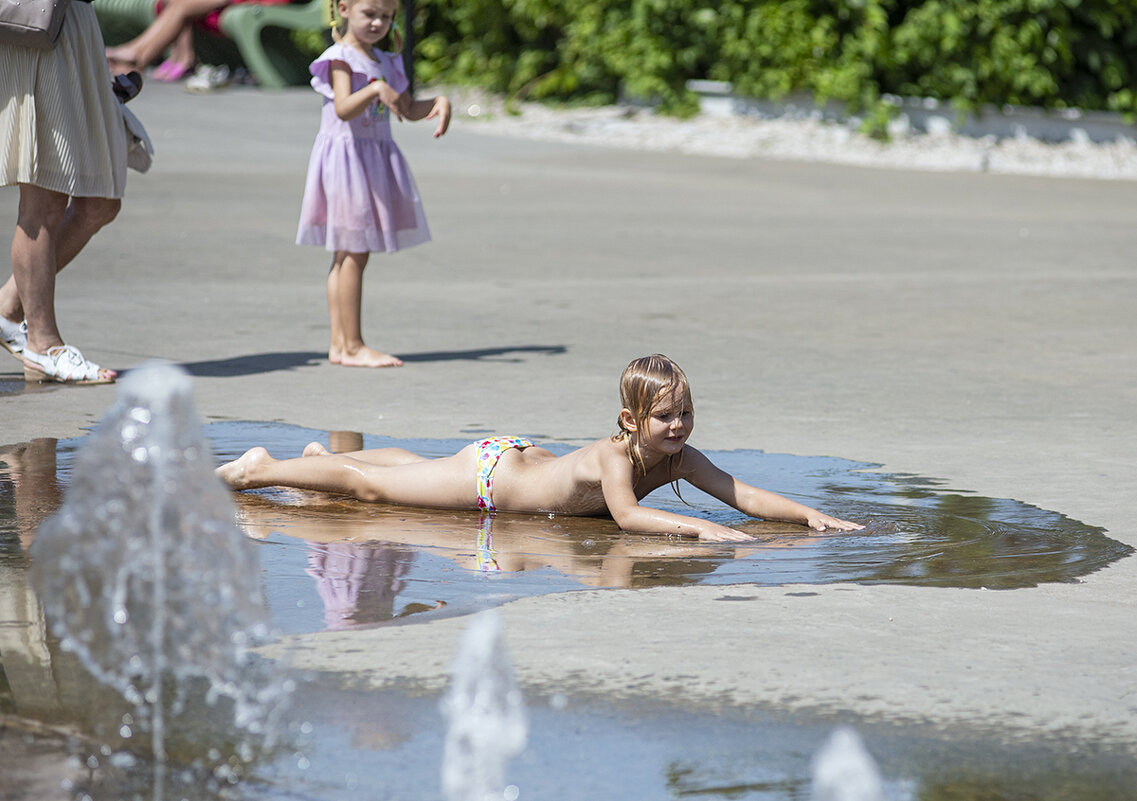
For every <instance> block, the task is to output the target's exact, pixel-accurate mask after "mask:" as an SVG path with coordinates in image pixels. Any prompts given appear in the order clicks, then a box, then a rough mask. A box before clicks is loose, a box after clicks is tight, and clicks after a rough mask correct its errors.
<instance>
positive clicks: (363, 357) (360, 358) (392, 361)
mask: <svg viewBox="0 0 1137 801" xmlns="http://www.w3.org/2000/svg"><path fill="white" fill-rule="evenodd" d="M328 361H329V362H331V363H332V364H340V365H343V366H344V367H402V366H403V360H402V359H400V358H399V357H398V356H392V355H391V354H390V353H384V352H383V351H381V350H375V348H369V347H367V346H366V345H364V346H363V347H362V348H360V349H359V350H357V351H355V352H354V353H347V352H346V351H341V350H338V349H335V348H333V349H329V350H328Z"/></svg>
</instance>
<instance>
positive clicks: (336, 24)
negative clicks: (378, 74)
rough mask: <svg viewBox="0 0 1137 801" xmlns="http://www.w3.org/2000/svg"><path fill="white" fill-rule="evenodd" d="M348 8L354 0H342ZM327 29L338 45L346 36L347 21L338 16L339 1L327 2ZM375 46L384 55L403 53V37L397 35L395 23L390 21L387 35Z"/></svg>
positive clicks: (396, 8)
mask: <svg viewBox="0 0 1137 801" xmlns="http://www.w3.org/2000/svg"><path fill="white" fill-rule="evenodd" d="M343 1H344V4H345V5H347V7H348V8H351V4H352V3H354V2H355V0H343ZM398 10H399V6H398V4H397V3H396V4H395V12H396V14H397V13H398ZM328 27H330V28H331V29H332V39H334V40H335V42H336V43H337V44H338V43H340V42H342V41H343V37H344V36H345V35H346V34H347V19H346V18H345V17H342V16H340V4H339V0H328ZM375 46H376V47H378V48H379V49H380V50H382V51H384V52H386V53H394V54H396V55H398V54H399V53H402V52H403V35H402V34H401V33H399V29H398V28H397V27H396V26H395V21H394V20H391V29H390V30H389V31H387V35H386V36H384V37H383V38H382V39H380V40H379V41H378V42H376V43H375Z"/></svg>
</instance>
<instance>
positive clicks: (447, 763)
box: [442, 610, 527, 801]
mask: <svg viewBox="0 0 1137 801" xmlns="http://www.w3.org/2000/svg"><path fill="white" fill-rule="evenodd" d="M442 711H443V714H444V715H445V716H446V717H447V718H448V720H449V726H448V728H447V732H446V744H445V748H444V752H443V758H442V790H443V793H444V794H445V796H446V798H447V799H449V801H488V799H503V798H504V799H507V800H508V799H510V798H517V788H515V787H512V786H510V787H508V788H507V787H504V786H503V785H504V783H505V765H506V762H508V760H509V759H510V758H511V757H513V756H515V755H516V754H518V753H520V752H521V750H522V749H523V748H524V747H525V742H526V736H527V723H526V716H525V704H524V701H523V700H522V697H521V691H520V690H519V689H518V687H517V680H516V678H515V676H514V671H513V664H512V662H510V660H509V656H508V655H507V654H506V652H505V648H504V646H503V643H502V638H501V617H500V614H499V613H498V612H497V611H496V610H495V611H489V612H483V613H481V614H479V615H477V616H476V617H475V618H474V619H473V622H471V623H470V625H469V627H467V629H466V631H465V632H463V634H462V639H461V642H460V643H459V645H458V653H457V656H456V657H455V659H454V666H453V668H452V671H451V684H450V690H449V691H448V693H447V695H446V696H445V697H444V698H443V699H442Z"/></svg>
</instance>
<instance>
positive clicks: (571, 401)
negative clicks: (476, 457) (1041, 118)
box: [0, 84, 1137, 748]
mask: <svg viewBox="0 0 1137 801" xmlns="http://www.w3.org/2000/svg"><path fill="white" fill-rule="evenodd" d="M132 108H134V110H135V111H136V113H137V114H138V115H139V116H140V117H141V118H142V120H143V121H144V122H145V124H146V125H147V127H148V129H149V131H150V132H151V134H152V136H153V138H154V141H155V144H156V147H157V148H158V154H157V156H156V159H155V165H154V168H153V170H152V171H151V172H150V173H149V174H148V175H145V176H138V175H136V174H133V173H132V175H131V181H130V185H129V189H128V196H127V199H126V203H125V206H124V209H123V212H122V214H121V215H120V218H119V219H118V220H117V221H116V222H115V223H114V225H112V226H111V227H110V228H108V229H107V230H106V231H105V232H104V233H102V234H101V235H100V236H99V237H98V238H97V239H96V240H95V241H94V242H93V243H92V244H91V245H90V246H89V247H88V249H87V250H86V251H85V252H84V253H83V254H82V256H81V257H80V260H79V262H78V263H77V264H76V265H75V266H74V268H72V269H68V270H67V271H66V272H64V273H63V274H62V276H61V280H60V284H59V290H58V308H59V313H60V319H61V321H62V326H63V332H64V335H65V337H67V338H68V340H69V341H71V342H73V343H74V344H76V345H78V346H79V347H81V348H82V349H83V351H84V353H86V354H87V355H88V356H90V357H91V358H94V359H95V360H97V361H99V362H101V363H103V364H105V365H108V366H113V367H117V368H129V367H131V366H134V365H137V364H139V363H141V362H143V361H145V360H147V359H150V358H165V359H170V360H173V361H176V362H179V363H182V364H184V365H185V366H187V368H188V369H189V370H190V371H191V373H193V375H194V376H195V388H196V393H197V402H198V408H199V411H200V413H201V415H202V417H203V418H205V419H206V420H225V419H238V420H265V421H282V422H287V423H291V424H296V425H301V426H307V427H312V428H317V429H325V430H354V431H363V432H367V433H376V434H384V435H388V436H394V437H424V438H461V437H465V436H467V434H468V432H471V431H481V430H485V429H490V430H494V431H501V432H510V433H520V434H525V435H530V436H533V437H543V438H549V439H554V440H560V441H565V442H570V443H571V442H578V441H585V440H589V439H592V438H595V437H597V436H602V435H604V434H606V433H608V432H609V431H610V430H611V428H612V425H613V420H614V418H615V415H616V412H617V410H618V409H617V398H616V382H617V377H618V375H619V371H620V370H621V369H622V367H623V366H624V364H626V363H627V361H628V360H629V359H630V358H632V357H634V356H636V355H640V354H642V353H645V352H650V351H661V352H664V353H667V354H669V355H671V356H672V357H674V358H675V359H676V360H677V361H678V362H679V363H680V364H682V365H683V366H684V368H685V369H686V370H687V372H688V375H689V376H690V378H691V380H692V384H693V389H694V393H695V400H696V404H697V409H698V413H699V416H698V426H697V428H696V431H695V435H694V438H693V442H694V443H695V444H696V445H697V446H699V447H704V448H706V449H709V450H727V449H733V448H755V449H761V450H765V451H769V452H785V453H794V454H800V455H829V456H836V457H843V458H848V459H852V460H857V461H863V462H873V463H880V464H881V465H882V466H883V469H884V470H887V471H888V472H898V473H913V474H917V475H923V476H929V477H935V478H941V479H944V480H946V481H947V482H949V484H950V485H951V486H953V487H958V488H960V489H967V490H972V491H974V492H977V493H979V494H982V495H986V496H991V497H1007V498H1014V499H1016V500H1019V501H1023V502H1026V503H1030V504H1035V505H1038V506H1040V507H1043V508H1046V509H1052V510H1055V511H1059V512H1062V513H1064V514H1066V515H1068V516H1070V517H1073V518H1076V519H1078V520H1081V521H1083V522H1085V523H1087V524H1090V525H1098V526H1103V527H1105V528H1106V529H1107V530H1108V532H1109V534H1110V536H1112V537H1114V538H1115V539H1118V540H1120V541H1123V542H1126V543H1127V544H1129V545H1134V546H1137V535H1135V534H1134V533H1133V530H1132V525H1131V517H1132V515H1131V506H1132V503H1133V500H1134V489H1133V488H1134V487H1135V486H1137V456H1134V453H1133V450H1132V443H1134V442H1135V441H1137V416H1135V415H1134V414H1133V409H1134V408H1137V344H1135V343H1137V267H1135V266H1134V261H1133V256H1132V253H1133V239H1134V234H1133V226H1132V213H1133V212H1132V210H1133V208H1134V206H1135V202H1137V184H1134V183H1130V182H1109V181H1089V180H1074V179H1043V178H1017V177H1008V176H992V175H983V174H945V173H918V172H900V171H896V172H892V171H886V170H861V169H854V168H842V167H834V166H827V165H818V164H804V163H779V162H765V161H759V160H733V159H727V158H711V157H693V156H679V155H669V154H649V153H636V152H630V151H619V150H611V149H606V148H603V147H593V146H587V145H581V146H574V145H570V144H550V143H542V142H535V141H526V140H510V139H502V138H495V137H489V136H485V135H480V134H479V133H478V132H477V123H476V122H474V121H466V120H462V119H458V120H456V121H455V124H454V126H453V128H452V131H451V133H450V134H448V135H447V136H446V137H445V138H443V139H441V140H438V141H435V140H432V139H431V138H430V135H429V134H430V126H429V124H419V125H411V124H404V125H401V126H398V127H397V128H396V137H397V139H398V141H399V143H400V145H401V146H402V147H403V149H404V152H405V153H406V155H407V157H408V159H409V161H410V163H411V166H412V168H413V170H414V173H415V176H416V178H417V180H418V182H419V187H420V189H421V191H422V195H423V198H424V205H425V207H426V211H427V216H428V219H429V220H430V224H431V227H432V230H433V233H434V237H435V241H434V242H432V243H431V244H429V245H427V246H424V247H421V248H416V249H413V250H411V251H407V252H405V253H400V254H397V255H395V256H391V257H385V256H375V257H373V259H372V263H371V266H370V268H369V271H368V280H367V284H366V288H365V312H364V325H365V332H366V335H367V338H368V341H369V342H370V343H372V344H374V345H376V346H379V347H382V348H384V349H388V350H390V351H392V352H394V353H397V354H399V355H401V356H402V357H403V358H404V359H405V360H406V361H407V366H406V367H405V368H403V369H400V370H383V371H358V370H347V369H342V368H335V367H332V366H330V365H328V364H327V362H326V359H325V358H324V356H325V355H326V347H327V339H326V337H327V334H326V311H325V303H324V297H323V280H324V274H325V270H326V262H327V260H326V258H325V256H324V255H323V254H322V253H321V252H320V251H317V250H315V249H310V248H303V249H302V248H298V247H296V246H294V245H293V244H292V239H293V236H294V233H295V223H296V215H297V212H298V207H299V201H300V195H301V191H302V182H303V177H304V170H305V166H306V163H307V157H308V152H309V148H310V146H311V141H312V137H313V136H314V134H315V130H316V128H317V125H318V114H319V112H318V98H317V97H316V96H315V95H314V93H312V92H310V91H309V90H289V91H284V92H273V93H270V92H260V91H257V90H250V89H233V90H230V91H226V92H220V93H217V94H214V95H208V96H191V95H187V94H185V93H183V92H182V91H181V90H180V88H178V87H169V86H161V85H157V84H155V85H151V86H147V87H146V89H145V90H144V92H143V94H142V95H141V96H140V97H139V98H138V99H137V100H136V101H134V102H133V103H132ZM15 199H16V193H15V191H14V190H13V189H4V190H0V208H2V209H3V210H4V212H3V216H4V218H5V219H7V220H8V221H9V227H11V225H12V223H13V222H14V212H15ZM113 396H114V389H113V387H91V388H86V387H85V388H70V387H32V388H25V387H24V385H23V382H22V380H21V377H20V372H19V370H18V365H17V364H16V362H14V361H12V360H8V361H3V362H0V410H2V414H0V441H2V442H6V443H11V442H19V441H24V440H27V439H30V438H32V437H36V436H59V437H69V436H76V435H78V434H80V433H81V432H82V430H83V429H84V428H86V427H88V426H90V425H92V424H93V423H94V422H96V421H97V420H98V419H99V417H100V416H101V415H102V413H103V412H104V411H105V409H106V408H107V406H108V405H109V404H110V403H111V401H112V400H113ZM772 489H777V488H776V487H774V488H772ZM1135 564H1137V563H1135V562H1134V560H1133V559H1131V558H1130V559H1125V560H1122V561H1121V562H1120V563H1117V564H1115V565H1114V566H1112V567H1111V568H1109V569H1107V570H1105V571H1102V572H1100V573H1098V574H1094V575H1092V576H1090V577H1088V578H1087V579H1086V580H1085V582H1084V583H1081V584H1074V585H1047V586H1043V587H1039V588H1037V589H1030V590H1014V591H1009V592H1000V593H991V592H979V591H969V590H950V589H926V588H904V587H860V586H829V587H822V588H817V587H813V588H811V589H812V590H814V591H816V592H818V594H817V595H815V596H809V597H796V596H790V595H787V593H788V592H790V589H787V588H784V587H774V588H747V589H746V591H745V594H746V595H748V596H753V598H754V602H752V603H746V604H731V605H728V606H729V609H726V610H724V609H723V606H724V605H723V604H720V603H717V602H716V600H715V599H716V598H717V597H718V596H720V595H721V594H722V592H721V588H715V587H697V588H688V589H660V590H652V591H636V592H632V593H626V592H586V593H574V594H571V595H568V596H551V597H544V598H533V599H528V600H525V601H521V602H517V603H514V604H510V605H508V606H507V607H506V609H505V610H504V612H505V618H506V630H507V636H508V637H509V638H510V640H511V644H512V649H511V650H512V653H513V655H514V658H515V661H516V662H517V663H518V670H519V673H520V676H521V678H522V681H523V682H527V683H529V685H530V686H559V687H562V688H564V689H565V690H566V691H569V692H572V691H574V690H579V691H590V692H597V693H601V694H603V693H632V692H637V693H645V694H651V693H656V692H666V693H669V694H671V695H673V696H674V697H677V698H681V699H685V700H688V701H690V702H692V703H702V702H704V701H707V700H708V699H709V698H711V697H712V696H713V697H715V698H719V699H721V698H729V699H732V700H735V701H737V702H761V703H770V704H774V705H779V706H784V707H788V708H799V707H800V708H823V709H826V708H828V709H831V708H834V707H837V708H845V709H849V710H851V711H853V712H858V713H864V714H872V715H883V716H885V717H894V718H898V719H913V720H915V719H930V720H934V721H944V722H961V723H965V724H968V725H983V726H994V727H1005V728H1006V729H1007V730H1008V731H1016V732H1019V733H1020V734H1023V735H1025V736H1030V734H1031V733H1032V732H1041V731H1053V730H1056V729H1063V730H1073V731H1075V732H1078V733H1079V734H1080V735H1084V736H1092V737H1106V738H1111V739H1118V740H1120V741H1121V742H1124V743H1127V744H1129V745H1130V746H1132V747H1134V748H1137V723H1135V721H1137V693H1135V692H1134V689H1133V688H1134V687H1135V686H1137V672H1135V667H1134V666H1135V665H1137V638H1135V637H1134V636H1133V635H1134V634H1135V633H1137V623H1134V617H1133V607H1134V601H1135V600H1137V592H1135V591H1134V586H1135V585H1134V580H1135V578H1137V568H1135V566H1134V565H1135ZM659 620H666V621H667V623H666V625H648V624H647V622H650V621H659ZM462 625H463V623H462V621H460V620H442V621H436V622H433V623H430V624H429V625H424V626H416V627H401V628H387V629H380V630H375V631H370V632H363V633H352V634H342V633H341V634H331V633H328V634H321V635H315V636H311V637H305V638H302V639H301V640H300V641H298V642H293V643H290V644H289V645H290V646H291V647H294V648H296V649H298V650H297V658H298V659H299V660H300V661H301V663H302V664H305V665H307V666H309V667H315V668H320V669H334V670H351V671H361V672H364V673H369V672H370V670H371V669H370V668H369V667H368V666H367V665H366V664H364V663H363V662H352V661H351V660H350V658H348V657H346V656H344V654H343V653H342V651H341V649H340V648H339V647H338V646H339V645H340V644H341V643H340V642H339V640H340V638H358V641H359V642H366V643H368V644H369V645H373V646H374V647H376V648H380V647H381V648H383V650H384V652H385V653H387V654H403V656H402V657H393V658H392V659H391V660H389V661H388V660H384V665H383V674H382V675H381V676H380V675H378V674H371V678H372V680H373V681H374V682H376V683H381V682H399V681H416V682H424V683H428V684H429V683H439V682H441V680H442V678H443V676H444V675H445V668H446V662H447V660H448V655H449V654H451V653H453V646H454V641H455V638H456V636H457V634H458V632H459V631H460V630H461V628H462ZM550 632H555V633H556V636H555V638H554V637H553V636H551V635H550ZM745 632H751V633H752V635H751V636H745V635H744V634H741V633H745ZM695 642H698V643H710V645H706V647H703V648H699V649H694V648H687V649H676V648H675V644H676V643H695ZM367 650H370V649H369V648H367V649H364V651H367ZM629 675H634V676H637V677H647V678H646V679H644V682H645V684H644V685H643V686H642V687H641V688H640V689H637V690H634V691H633V690H631V689H629V688H628V680H627V677H628V676H629Z"/></svg>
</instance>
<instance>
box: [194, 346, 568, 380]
mask: <svg viewBox="0 0 1137 801" xmlns="http://www.w3.org/2000/svg"><path fill="white" fill-rule="evenodd" d="M567 352H568V348H566V347H565V346H564V345H518V346H516V347H502V348H476V349H471V350H446V351H428V352H426V353H410V354H407V353H403V354H400V355H399V358H400V359H402V360H403V361H404V362H407V363H410V362H446V361H495V362H523V361H525V358H526V357H527V356H529V355H532V354H541V355H545V356H561V355H563V354H565V353H567ZM327 361H328V354H327V352H321V351H286V352H277V353H251V354H248V355H246V356H234V357H232V358H229V359H215V360H213V361H207V362H186V363H183V364H181V365H180V366H181V367H182V368H183V369H184V370H186V372H188V373H189V374H190V375H192V376H197V377H199V378H234V377H236V376H243V375H256V374H258V373H274V372H277V371H279V370H295V369H296V368H298V367H317V366H319V365H320V364H321V363H327Z"/></svg>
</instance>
